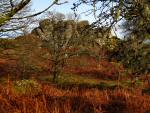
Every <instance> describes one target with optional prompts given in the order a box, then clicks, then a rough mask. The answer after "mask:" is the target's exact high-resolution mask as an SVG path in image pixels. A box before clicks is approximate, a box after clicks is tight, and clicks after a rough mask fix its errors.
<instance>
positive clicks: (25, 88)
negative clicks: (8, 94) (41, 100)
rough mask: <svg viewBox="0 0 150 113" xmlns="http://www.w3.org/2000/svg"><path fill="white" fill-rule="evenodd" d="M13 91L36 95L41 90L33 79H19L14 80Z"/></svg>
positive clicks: (20, 93)
mask: <svg viewBox="0 0 150 113" xmlns="http://www.w3.org/2000/svg"><path fill="white" fill-rule="evenodd" d="M13 91H14V93H16V94H19V95H24V94H29V95H36V94H38V93H39V92H40V91H41V86H40V85H39V84H38V82H36V81H35V80H20V81H16V82H14V84H13Z"/></svg>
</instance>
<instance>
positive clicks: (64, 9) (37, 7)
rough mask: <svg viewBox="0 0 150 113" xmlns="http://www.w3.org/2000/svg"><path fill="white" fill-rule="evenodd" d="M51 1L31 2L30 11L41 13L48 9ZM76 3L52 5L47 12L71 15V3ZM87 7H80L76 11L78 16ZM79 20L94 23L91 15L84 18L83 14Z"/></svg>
mask: <svg viewBox="0 0 150 113" xmlns="http://www.w3.org/2000/svg"><path fill="white" fill-rule="evenodd" d="M52 1H53V0H32V9H33V10H34V11H41V10H44V9H45V8H46V7H48V6H49V5H50V4H51V3H52ZM64 1H65V0H60V2H64ZM74 2H76V0H68V3H65V4H62V5H54V6H53V7H52V8H50V9H49V11H56V12H61V13H63V14H68V13H73V11H72V10H71V8H72V7H73V3H74ZM88 8H89V7H88V6H83V7H80V8H79V9H78V11H77V13H78V14H80V13H82V12H85V11H87V10H88ZM80 19H81V20H88V21H89V22H93V21H94V17H93V16H92V15H90V16H86V15H84V14H82V15H81V17H80Z"/></svg>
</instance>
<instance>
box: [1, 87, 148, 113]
mask: <svg viewBox="0 0 150 113" xmlns="http://www.w3.org/2000/svg"><path fill="white" fill-rule="evenodd" d="M0 113H150V96H149V95H141V91H140V90H134V91H132V92H131V91H127V90H123V89H122V90H120V89H116V90H113V91H109V90H103V91H100V90H98V89H78V88H77V87H76V88H72V89H70V90H63V89H59V88H57V87H56V86H55V85H42V91H41V92H40V93H39V94H38V95H34V96H33V95H32V96H31V95H22V96H21V95H20V96H19V95H16V94H14V93H13V92H12V91H11V85H10V86H9V87H8V86H7V87H4V86H3V87H2V86H1V87H0Z"/></svg>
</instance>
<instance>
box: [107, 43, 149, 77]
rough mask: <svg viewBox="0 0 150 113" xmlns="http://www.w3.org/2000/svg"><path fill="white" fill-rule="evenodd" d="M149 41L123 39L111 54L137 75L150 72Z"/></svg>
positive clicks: (111, 56) (112, 57)
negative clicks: (139, 41)
mask: <svg viewBox="0 0 150 113" xmlns="http://www.w3.org/2000/svg"><path fill="white" fill-rule="evenodd" d="M148 49H149V43H145V42H143V43H141V44H139V43H138V42H135V41H134V40H123V41H122V42H120V44H119V46H118V48H116V49H115V50H114V51H113V52H112V53H111V55H110V58H111V59H116V60H117V61H119V62H122V64H123V65H124V67H126V68H128V69H130V70H131V72H132V73H134V74H135V75H139V74H144V73H149V54H150V53H149V51H148Z"/></svg>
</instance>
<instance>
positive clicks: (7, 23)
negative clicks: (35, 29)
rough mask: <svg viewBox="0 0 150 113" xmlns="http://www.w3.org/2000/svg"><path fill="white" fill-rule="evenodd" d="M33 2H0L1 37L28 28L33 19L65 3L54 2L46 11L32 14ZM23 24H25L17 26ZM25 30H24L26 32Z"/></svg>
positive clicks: (3, 0) (5, 0) (28, 0)
mask: <svg viewBox="0 0 150 113" xmlns="http://www.w3.org/2000/svg"><path fill="white" fill-rule="evenodd" d="M31 1H32V0H1V1H0V33H1V34H0V35H1V36H2V35H4V34H5V32H7V31H15V32H18V30H20V29H23V28H25V29H26V27H27V25H29V24H31V23H32V22H33V20H31V18H32V17H35V16H37V15H40V14H42V13H44V12H45V11H47V10H48V9H50V8H51V7H52V6H54V5H60V4H63V3H66V2H63V3H58V0H54V1H53V2H52V3H51V4H50V5H49V6H48V7H47V8H45V9H44V10H42V11H40V12H37V13H34V14H32V13H31V9H29V6H30V4H31ZM17 23H23V24H17ZM25 29H24V30H25Z"/></svg>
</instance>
